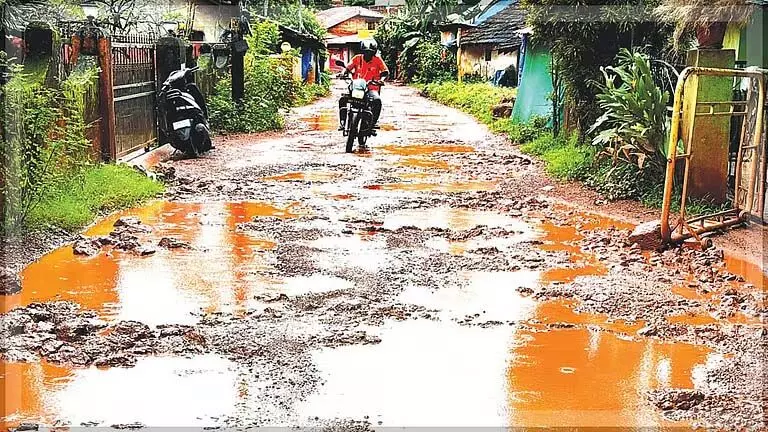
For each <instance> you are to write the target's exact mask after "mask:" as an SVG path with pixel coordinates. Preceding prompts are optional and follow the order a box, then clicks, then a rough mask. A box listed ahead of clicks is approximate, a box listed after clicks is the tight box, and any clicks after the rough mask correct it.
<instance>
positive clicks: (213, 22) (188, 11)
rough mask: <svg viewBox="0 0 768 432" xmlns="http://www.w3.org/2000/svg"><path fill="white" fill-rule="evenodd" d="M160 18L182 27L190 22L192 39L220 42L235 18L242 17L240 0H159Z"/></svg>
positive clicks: (157, 3) (156, 5)
mask: <svg viewBox="0 0 768 432" xmlns="http://www.w3.org/2000/svg"><path fill="white" fill-rule="evenodd" d="M155 7H156V8H157V11H158V13H160V14H161V16H160V17H159V18H161V19H162V20H163V21H176V22H178V23H179V24H180V26H181V27H184V26H187V25H188V24H189V23H190V22H191V24H192V28H191V29H189V30H190V35H191V37H190V39H192V40H195V41H201V42H209V43H210V42H218V41H219V40H220V38H221V35H222V34H224V32H225V31H226V30H227V29H229V27H230V23H231V21H232V19H233V18H238V17H240V6H239V1H238V0H159V1H158V2H156V3H155Z"/></svg>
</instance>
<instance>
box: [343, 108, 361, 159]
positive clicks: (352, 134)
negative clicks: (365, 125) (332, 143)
mask: <svg viewBox="0 0 768 432" xmlns="http://www.w3.org/2000/svg"><path fill="white" fill-rule="evenodd" d="M347 122H351V123H348V124H349V125H350V127H349V134H348V135H347V149H346V150H347V153H352V148H353V147H354V145H355V138H357V134H358V133H359V132H360V116H359V115H355V114H351V115H350V118H349V119H348V120H347Z"/></svg>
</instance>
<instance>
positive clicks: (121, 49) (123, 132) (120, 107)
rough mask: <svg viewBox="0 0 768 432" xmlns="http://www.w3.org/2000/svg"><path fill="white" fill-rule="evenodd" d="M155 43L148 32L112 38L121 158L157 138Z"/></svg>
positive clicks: (117, 146)
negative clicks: (146, 34)
mask: <svg viewBox="0 0 768 432" xmlns="http://www.w3.org/2000/svg"><path fill="white" fill-rule="evenodd" d="M155 42H156V41H155V38H154V37H152V36H145V35H114V36H113V37H112V65H113V80H114V81H113V82H114V88H113V89H114V102H115V124H116V125H115V126H116V128H115V135H116V136H115V141H116V150H115V153H116V154H115V157H117V158H119V157H122V156H125V155H126V154H128V153H131V152H133V151H135V150H138V149H140V148H144V147H147V146H149V145H150V144H152V143H153V142H154V141H155V140H156V139H157V120H156V113H155V98H156V89H157V84H156V70H155V46H156V44H155Z"/></svg>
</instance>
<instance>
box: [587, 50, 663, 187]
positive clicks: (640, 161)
mask: <svg viewBox="0 0 768 432" xmlns="http://www.w3.org/2000/svg"><path fill="white" fill-rule="evenodd" d="M601 70H602V72H603V75H604V80H605V84H600V85H599V86H598V87H599V88H600V94H598V96H597V99H598V104H599V106H600V108H601V109H602V110H603V112H604V113H603V115H602V116H600V118H598V119H597V121H596V122H595V124H594V126H592V128H591V129H590V133H593V132H598V134H597V136H595V138H594V139H593V140H592V143H593V144H594V145H595V146H597V147H599V148H600V151H601V152H602V153H603V154H605V155H607V156H608V157H610V158H611V159H612V160H613V161H614V162H616V163H621V164H632V165H636V166H637V167H638V168H639V169H640V170H641V171H642V170H644V169H646V167H647V169H649V170H651V171H653V172H655V173H657V174H660V173H663V172H664V170H665V168H666V157H665V156H664V154H665V152H664V143H665V142H666V135H667V132H666V111H667V102H668V101H669V93H668V92H665V91H662V89H661V88H659V87H658V86H657V85H656V83H655V82H654V80H653V75H652V74H651V64H650V60H649V58H648V56H646V55H644V54H641V53H639V52H632V51H629V50H627V49H622V50H621V51H620V53H619V55H618V57H617V65H616V66H609V67H607V68H602V69H601ZM616 80H618V81H619V83H618V84H617V83H616Z"/></svg>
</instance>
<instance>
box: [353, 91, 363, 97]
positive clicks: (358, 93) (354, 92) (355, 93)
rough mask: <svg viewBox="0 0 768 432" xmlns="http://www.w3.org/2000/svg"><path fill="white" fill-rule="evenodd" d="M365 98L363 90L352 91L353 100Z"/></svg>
mask: <svg viewBox="0 0 768 432" xmlns="http://www.w3.org/2000/svg"><path fill="white" fill-rule="evenodd" d="M364 97H365V90H352V98H353V99H363V98H364Z"/></svg>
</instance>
